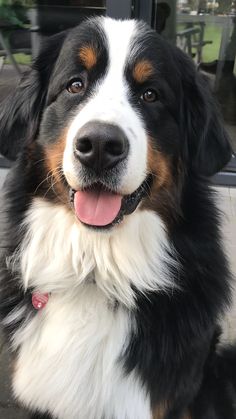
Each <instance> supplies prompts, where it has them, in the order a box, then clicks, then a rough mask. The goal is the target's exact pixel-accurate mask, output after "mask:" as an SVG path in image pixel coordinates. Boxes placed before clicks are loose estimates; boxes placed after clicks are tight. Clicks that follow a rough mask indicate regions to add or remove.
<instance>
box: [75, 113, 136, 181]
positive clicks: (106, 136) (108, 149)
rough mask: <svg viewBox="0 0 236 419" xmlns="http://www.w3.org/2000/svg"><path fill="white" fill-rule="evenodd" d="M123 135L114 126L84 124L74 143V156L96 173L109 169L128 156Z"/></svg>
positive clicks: (93, 123) (92, 123) (101, 123)
mask: <svg viewBox="0 0 236 419" xmlns="http://www.w3.org/2000/svg"><path fill="white" fill-rule="evenodd" d="M128 150H129V143H128V139H127V138H126V135H125V133H124V132H123V131H122V130H121V129H120V128H119V127H118V126H116V125H111V124H107V123H105V122H99V121H93V122H88V123H87V124H85V125H84V126H83V127H82V128H81V130H80V131H79V137H78V138H77V139H76V141H75V156H76V158H77V159H78V160H79V161H80V162H81V163H82V164H83V165H84V166H87V167H90V168H92V169H93V170H94V171H95V172H96V173H100V172H101V171H103V170H104V169H111V168H112V167H114V166H116V165H117V164H118V163H119V162H121V161H122V160H124V159H125V158H126V157H127V155H128Z"/></svg>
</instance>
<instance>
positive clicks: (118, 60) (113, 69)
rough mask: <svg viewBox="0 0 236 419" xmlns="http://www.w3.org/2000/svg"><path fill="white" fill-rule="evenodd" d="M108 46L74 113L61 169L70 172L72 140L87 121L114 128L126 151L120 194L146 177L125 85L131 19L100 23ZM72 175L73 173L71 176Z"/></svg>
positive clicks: (139, 127)
mask: <svg viewBox="0 0 236 419" xmlns="http://www.w3.org/2000/svg"><path fill="white" fill-rule="evenodd" d="M100 23H101V25H102V29H103V31H104V33H105V37H106V41H107V45H108V68H107V70H106V73H105V74H104V77H103V78H101V79H100V80H99V81H98V82H97V85H96V86H95V88H94V90H93V93H92V95H91V97H90V98H89V99H88V101H87V103H86V104H85V105H83V104H82V106H81V109H80V107H79V108H78V110H77V112H78V113H77V115H76V116H75V118H74V119H73V121H72V123H71V126H70V128H69V130H68V136H67V145H66V150H65V155H64V162H63V168H64V172H65V174H67V173H70V175H71V172H73V161H72V155H73V141H74V139H75V138H76V136H77V135H78V131H79V130H80V128H81V127H82V126H83V125H84V124H86V123H87V122H89V121H94V120H99V121H104V122H107V123H112V124H115V125H118V126H119V127H120V128H121V129H122V130H123V131H124V132H125V134H126V136H127V138H128V141H129V145H130V152H129V157H128V163H127V168H126V170H125V173H124V174H123V177H122V179H121V186H122V185H125V188H126V190H125V188H123V190H125V192H124V193H131V192H133V191H134V190H135V189H137V188H138V187H139V185H140V184H141V183H142V182H143V180H144V179H145V177H146V157H147V135H146V132H145V129H144V125H143V122H142V118H141V115H140V114H139V113H138V111H137V110H136V109H135V108H134V107H132V106H131V103H130V102H129V86H128V83H127V81H126V78H125V69H126V65H127V62H128V60H129V59H130V55H131V54H132V51H131V45H132V43H133V40H134V39H135V35H136V34H137V24H136V22H135V21H134V20H126V21H119V20H113V19H110V18H102V19H101V20H100ZM72 175H73V173H72Z"/></svg>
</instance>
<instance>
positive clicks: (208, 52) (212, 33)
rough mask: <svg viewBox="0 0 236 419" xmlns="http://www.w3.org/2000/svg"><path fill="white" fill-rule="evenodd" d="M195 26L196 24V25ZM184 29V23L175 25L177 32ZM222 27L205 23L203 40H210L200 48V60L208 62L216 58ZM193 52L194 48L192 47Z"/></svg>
mask: <svg viewBox="0 0 236 419" xmlns="http://www.w3.org/2000/svg"><path fill="white" fill-rule="evenodd" d="M196 27H197V26H196ZM183 29H186V26H185V25H184V24H179V25H177V32H178V31H182V30H183ZM221 32H222V28H221V27H220V26H219V25H206V26H205V30H204V41H212V44H207V45H205V46H204V47H203V50H202V61H203V62H210V61H213V60H216V59H217V58H218V56H219V50H220V42H221ZM193 52H194V49H193Z"/></svg>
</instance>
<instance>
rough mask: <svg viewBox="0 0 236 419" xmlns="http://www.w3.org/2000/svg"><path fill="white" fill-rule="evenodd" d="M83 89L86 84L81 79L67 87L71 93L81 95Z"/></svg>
mask: <svg viewBox="0 0 236 419" xmlns="http://www.w3.org/2000/svg"><path fill="white" fill-rule="evenodd" d="M83 89H84V83H83V81H82V80H81V79H77V80H73V81H71V82H70V83H69V84H68V86H67V90H68V92H69V93H81V92H82V90H83Z"/></svg>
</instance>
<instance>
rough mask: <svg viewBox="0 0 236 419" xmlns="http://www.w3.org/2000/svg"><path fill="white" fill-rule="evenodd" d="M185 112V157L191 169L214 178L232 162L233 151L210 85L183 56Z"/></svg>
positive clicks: (183, 107) (182, 116) (182, 120)
mask: <svg viewBox="0 0 236 419" xmlns="http://www.w3.org/2000/svg"><path fill="white" fill-rule="evenodd" d="M180 65H181V73H182V89H183V90H182V108H181V115H180V119H181V124H182V131H183V133H184V134H183V135H184V137H185V154H186V155H187V158H188V161H189V162H190V165H191V168H192V169H193V170H194V171H195V172H196V173H199V174H202V175H204V176H212V175H214V174H215V173H216V172H218V171H219V170H221V169H222V168H223V167H224V166H225V165H226V164H227V163H228V161H229V160H230V158H231V156H232V149H231V146H230V143H229V138H228V135H227V133H226V131H225V129H224V126H223V120H222V117H221V115H220V112H219V109H218V107H217V105H216V102H215V100H214V99H213V96H212V93H211V91H210V88H209V85H208V82H207V80H206V79H204V77H203V76H202V75H201V74H199V73H197V71H196V69H195V66H194V64H193V63H192V61H191V60H190V59H189V58H188V57H185V56H183V55H182V54H181V56H180Z"/></svg>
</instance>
